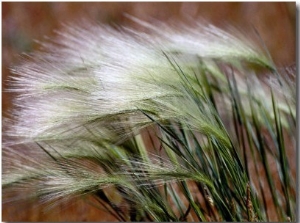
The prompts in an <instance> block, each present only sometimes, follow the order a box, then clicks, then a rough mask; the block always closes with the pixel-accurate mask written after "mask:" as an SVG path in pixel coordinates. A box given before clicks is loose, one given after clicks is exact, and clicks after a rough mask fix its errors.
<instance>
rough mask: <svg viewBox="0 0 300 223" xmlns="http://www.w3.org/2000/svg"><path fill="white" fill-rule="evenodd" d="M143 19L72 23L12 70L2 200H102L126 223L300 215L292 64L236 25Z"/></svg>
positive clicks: (284, 218) (280, 218)
mask: <svg viewBox="0 0 300 223" xmlns="http://www.w3.org/2000/svg"><path fill="white" fill-rule="evenodd" d="M133 20H135V21H136V22H138V23H140V24H141V25H142V26H144V27H145V28H147V29H148V30H149V33H141V32H138V31H136V30H132V29H129V28H124V27H121V28H120V27H118V28H112V27H106V26H101V25H95V24H91V23H84V25H82V26H80V25H78V26H72V25H65V26H64V31H62V32H58V34H57V37H56V38H54V39H49V40H48V41H47V42H46V43H41V50H40V51H39V52H35V53H33V54H32V55H24V56H23V59H22V61H23V62H22V64H21V65H18V66H16V67H14V68H12V72H13V73H14V74H15V75H14V77H13V78H12V80H11V88H10V91H11V92H15V93H17V94H18V96H17V97H16V99H15V106H16V108H15V110H14V111H13V113H12V117H11V119H10V120H6V121H5V123H4V124H6V126H10V127H9V128H8V129H7V131H5V134H6V137H7V140H6V142H4V148H3V163H4V165H3V171H4V172H3V176H2V188H3V199H4V202H19V201H20V200H22V199H29V198H31V199H37V200H40V201H42V202H45V203H48V204H49V205H55V204H57V203H58V202H67V201H68V200H69V199H70V198H74V197H85V196H92V197H93V198H95V199H94V201H95V205H97V204H100V205H101V207H102V208H106V209H107V211H108V213H110V214H111V215H114V216H115V217H116V219H118V220H120V221H288V220H291V221H294V220H295V210H296V183H295V178H296V177H295V172H293V171H292V169H291V165H294V164H295V160H294V157H295V156H294V157H293V156H291V154H295V153H296V145H295V144H296V136H295V129H296V84H295V73H296V72H295V69H294V68H291V67H290V68H286V69H278V68H277V67H276V65H275V64H274V63H273V61H272V59H271V57H270V55H269V54H268V52H267V51H266V50H265V49H264V48H263V47H258V45H259V44H256V43H255V42H254V41H252V40H249V39H247V38H246V37H245V36H244V35H242V33H240V32H238V31H237V30H233V29H232V30H230V31H228V32H226V31H224V30H221V29H219V28H217V27H214V26H212V25H209V24H207V25H203V24H196V25H194V26H187V25H179V24H177V25H176V27H175V26H171V25H163V24H161V25H160V26H159V27H153V26H151V25H150V24H147V23H144V22H142V21H138V20H136V19H133ZM260 44H261V45H262V43H260ZM22 191H26V193H20V192H22ZM27 191H28V192H27ZM16 193H18V194H19V196H17V197H16V196H15V194H16ZM116 197H117V198H118V199H116Z"/></svg>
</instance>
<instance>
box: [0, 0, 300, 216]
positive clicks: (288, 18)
mask: <svg viewBox="0 0 300 223" xmlns="http://www.w3.org/2000/svg"><path fill="white" fill-rule="evenodd" d="M125 14H129V15H132V16H135V17H137V18H140V19H142V20H145V21H148V22H151V23H152V22H153V21H154V20H156V21H173V20H184V21H186V20H187V17H189V20H191V21H193V20H194V21H202V20H203V19H204V20H206V21H208V22H210V23H212V24H214V25H217V26H219V27H226V26H228V25H230V26H234V27H237V28H239V29H241V30H242V31H244V32H246V33H248V32H249V33H251V32H252V33H253V27H255V29H256V30H257V31H258V33H259V34H260V36H261V38H262V40H263V41H264V43H265V44H266V47H267V48H268V49H269V51H270V54H271V55H272V57H273V60H274V61H275V63H276V64H277V65H278V66H279V67H280V66H288V65H291V64H293V63H295V49H296V4H295V3H279V2H277V3H261V2H260V3H251V2H242V3H237V2H230V3H226V2H222V3H196V2H192V3H187V2H184V3H181V2H175V3H162V2H153V3H146V2H143V3H139V2H134V3H129V2H126V3H114V2H106V3H104V2H103V3H95V2H93V3H79V2H78V3H59V2H55V3H48V2H44V3H25V2H21V3H17V2H5V3H2V89H3V90H5V88H7V82H6V80H7V77H8V76H9V75H10V72H9V66H11V65H13V64H15V63H17V61H18V55H20V54H21V53H23V52H26V53H28V52H32V51H33V50H35V49H37V48H38V44H37V43H35V42H33V39H36V40H43V37H44V36H49V37H51V36H53V35H54V33H53V30H55V29H59V28H60V27H61V24H62V23H72V22H76V21H78V20H80V19H81V18H88V19H92V20H95V21H97V22H99V23H104V24H117V25H129V26H134V23H133V22H132V21H131V20H129V19H128V18H127V17H126V16H125ZM3 90H2V112H3V113H2V116H4V117H5V116H6V115H7V114H8V113H9V109H11V108H12V103H11V98H12V97H11V96H10V95H9V94H7V93H5V92H3ZM2 220H3V221H116V219H114V218H113V217H112V216H110V215H109V214H108V213H106V212H105V211H101V210H99V209H97V208H95V207H92V206H90V205H88V204H86V202H84V201H82V200H79V201H76V202H73V204H72V205H70V206H65V205H59V206H58V207H56V208H54V209H51V211H45V210H44V207H43V206H42V207H37V206H36V205H33V204H32V203H30V202H28V203H26V204H22V205H21V204H20V205H8V204H2Z"/></svg>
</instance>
